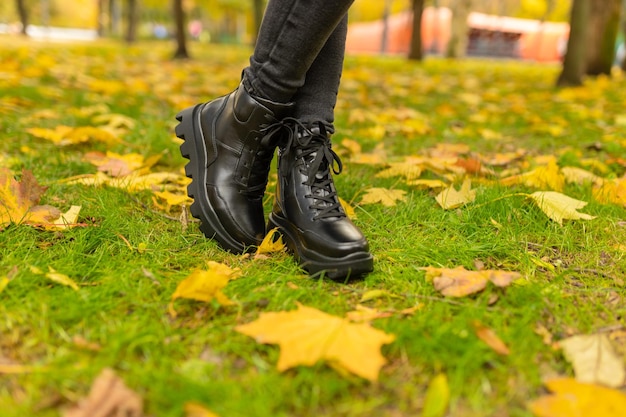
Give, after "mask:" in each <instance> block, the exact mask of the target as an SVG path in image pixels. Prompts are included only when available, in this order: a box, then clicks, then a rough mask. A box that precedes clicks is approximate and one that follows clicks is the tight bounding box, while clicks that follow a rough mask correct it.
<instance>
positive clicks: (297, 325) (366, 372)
mask: <svg viewBox="0 0 626 417" xmlns="http://www.w3.org/2000/svg"><path fill="white" fill-rule="evenodd" d="M235 330H237V331H238V332H240V333H243V334H245V335H247V336H250V337H254V338H255V339H256V340H257V342H259V343H272V344H278V345H279V346H280V357H279V359H278V364H277V368H278V370H279V371H284V370H287V369H290V368H293V367H295V366H298V365H305V366H311V365H314V364H315V363H317V362H318V361H319V360H326V361H327V362H328V364H329V365H331V366H333V367H335V368H338V370H343V371H348V372H351V373H353V374H355V375H358V376H360V377H362V378H365V379H368V380H370V381H375V380H377V379H378V373H379V371H380V368H381V367H382V366H383V365H384V364H385V362H386V360H385V358H384V357H383V356H382V355H381V353H380V349H381V346H382V345H384V344H387V343H391V342H392V341H393V340H394V339H395V337H394V336H393V335H390V334H387V333H384V332H382V331H380V330H377V329H374V328H372V327H371V326H370V325H369V324H365V323H351V322H350V321H349V320H346V319H342V318H340V317H336V316H332V315H330V314H326V313H324V312H322V311H319V310H316V309H314V308H311V307H306V306H303V305H300V304H298V309H297V310H295V311H288V312H286V311H283V312H272V313H261V315H260V317H259V318H258V319H257V320H255V321H253V322H251V323H248V324H244V325H241V326H237V327H236V328H235Z"/></svg>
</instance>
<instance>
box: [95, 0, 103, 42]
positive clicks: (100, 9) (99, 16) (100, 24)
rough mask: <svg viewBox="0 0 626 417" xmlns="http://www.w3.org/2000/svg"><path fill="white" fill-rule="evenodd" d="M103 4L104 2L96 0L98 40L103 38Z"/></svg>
mask: <svg viewBox="0 0 626 417" xmlns="http://www.w3.org/2000/svg"><path fill="white" fill-rule="evenodd" d="M104 2H105V0H98V3H97V5H96V6H97V8H98V9H97V11H96V13H97V19H98V22H97V25H98V26H97V28H96V30H97V32H98V37H100V38H101V37H103V36H104Z"/></svg>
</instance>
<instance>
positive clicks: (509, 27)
mask: <svg viewBox="0 0 626 417" xmlns="http://www.w3.org/2000/svg"><path fill="white" fill-rule="evenodd" d="M451 20H452V12H451V11H450V9H448V8H445V7H439V8H434V7H427V8H425V9H424V14H423V16H422V44H423V47H424V51H426V53H434V54H443V53H444V52H445V51H446V47H447V45H448V42H449V41H450V25H451ZM467 26H468V33H467V36H468V48H467V55H469V56H492V57H509V58H517V59H525V60H535V61H542V62H550V61H558V60H560V59H561V58H562V54H563V53H564V51H565V47H566V44H567V37H568V36H569V25H568V24H567V23H554V22H541V21H538V20H530V19H518V18H513V17H505V16H494V15H487V14H483V13H470V15H469V17H468V19H467ZM412 27H413V16H412V13H411V12H405V13H400V14H397V15H393V16H390V17H389V18H388V20H387V29H386V30H387V35H386V39H387V40H386V44H385V47H384V48H383V45H382V43H383V32H384V30H385V28H384V24H383V22H382V21H380V20H379V21H376V22H367V23H353V24H351V25H350V26H349V28H348V40H347V44H346V50H347V52H348V53H381V52H384V53H389V54H407V53H408V51H409V45H410V42H411V31H412Z"/></svg>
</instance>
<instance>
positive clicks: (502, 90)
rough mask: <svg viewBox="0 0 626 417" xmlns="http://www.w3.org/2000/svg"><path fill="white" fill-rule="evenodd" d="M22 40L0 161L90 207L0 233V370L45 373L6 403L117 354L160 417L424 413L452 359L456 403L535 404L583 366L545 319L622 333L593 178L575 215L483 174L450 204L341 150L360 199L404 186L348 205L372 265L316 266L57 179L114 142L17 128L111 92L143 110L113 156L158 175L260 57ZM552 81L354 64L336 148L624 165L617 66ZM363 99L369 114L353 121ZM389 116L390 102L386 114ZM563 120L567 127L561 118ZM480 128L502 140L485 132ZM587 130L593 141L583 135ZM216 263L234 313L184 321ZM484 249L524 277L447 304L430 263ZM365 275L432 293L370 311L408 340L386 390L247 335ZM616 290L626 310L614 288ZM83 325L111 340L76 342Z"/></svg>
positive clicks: (546, 69)
mask: <svg viewBox="0 0 626 417" xmlns="http://www.w3.org/2000/svg"><path fill="white" fill-rule="evenodd" d="M6 40H9V39H6ZM10 40H11V42H3V46H2V48H1V49H0V67H1V68H3V69H2V70H1V71H2V72H3V75H6V76H3V77H0V161H1V163H2V164H3V165H6V166H8V167H10V168H11V169H12V170H13V171H14V172H16V173H17V174H19V173H20V172H21V170H22V169H23V168H25V169H29V170H32V171H33V172H34V174H35V176H36V178H38V180H39V181H40V182H41V183H43V184H45V185H47V186H48V187H49V188H48V190H47V192H46V193H45V195H44V198H43V200H44V201H42V203H45V204H51V205H54V206H57V207H59V208H61V209H64V210H66V209H68V208H69V206H70V205H72V204H75V205H81V206H82V211H81V216H80V220H81V222H84V223H86V224H87V226H86V227H79V228H74V229H71V230H67V231H64V232H46V231H42V230H36V229H33V228H31V227H28V226H14V225H12V226H10V227H8V228H7V229H6V230H4V231H2V232H0V277H2V276H5V275H7V274H9V272H10V271H11V270H12V269H13V268H14V267H17V274H16V275H15V276H14V277H13V279H12V280H11V282H10V283H9V285H8V286H7V287H6V288H5V289H4V291H2V292H1V293H0V363H2V361H5V362H7V361H8V362H13V363H19V364H22V365H29V366H34V367H36V370H35V371H34V372H28V373H24V374H19V375H2V378H1V379H0V409H2V415H3V416H7V417H14V416H15V417H18V416H19V417H22V416H57V415H60V410H62V408H63V407H66V406H68V405H70V404H72V403H75V402H76V401H77V400H78V399H79V398H81V397H83V396H85V395H86V394H87V392H88V390H89V387H90V385H91V383H92V381H93V379H94V378H95V377H96V376H97V374H99V372H100V371H101V370H102V369H103V368H105V367H111V368H114V369H115V370H116V371H117V373H118V374H119V375H120V376H121V377H122V378H123V379H124V381H125V382H126V384H127V385H129V386H130V387H131V388H132V389H134V390H136V391H137V392H138V393H140V394H141V395H142V396H143V398H144V400H145V407H146V410H147V414H149V415H154V416H182V415H184V413H183V406H184V404H185V403H186V402H189V401H196V402H200V403H202V404H204V405H206V406H207V407H208V408H210V409H211V410H213V411H214V412H216V413H217V414H219V415H220V416H223V417H226V416H390V417H391V416H394V417H395V416H405V415H406V416H409V415H410V416H414V415H419V413H420V410H421V407H422V404H423V400H424V394H425V391H426V387H427V385H428V382H429V381H430V380H431V378H432V377H433V376H434V375H436V374H437V373H439V372H444V373H446V374H447V376H448V379H449V382H450V389H451V394H452V397H451V403H450V412H449V415H453V416H487V415H509V416H529V415H530V413H529V412H528V411H527V410H526V405H525V404H526V402H527V401H528V400H529V399H532V398H535V397H537V396H539V395H540V394H541V393H542V392H543V389H542V383H541V380H542V377H544V376H547V375H550V374H562V375H572V369H571V367H570V365H569V364H568V363H567V362H566V361H565V360H564V358H563V356H562V354H561V353H560V352H559V351H558V350H554V349H552V347H550V346H546V345H545V344H544V343H543V342H542V337H541V336H539V335H538V334H536V333H535V328H536V326H537V325H539V324H541V325H542V326H544V327H545V328H547V329H548V330H549V331H550V332H551V334H552V335H553V336H554V339H555V340H558V339H559V338H563V337H567V336H569V335H572V334H577V333H588V332H594V331H596V330H598V329H600V328H603V327H606V326H613V325H620V324H621V325H624V314H625V313H626V306H625V304H624V302H623V300H624V296H625V295H626V294H624V281H623V279H622V278H621V277H623V274H624V272H626V260H625V256H626V252H625V251H624V249H623V248H620V247H619V244H621V243H622V242H624V241H625V239H626V228H625V227H624V225H623V223H622V221H623V220H624V218H625V217H626V211H625V210H624V208H623V207H619V206H617V205H603V204H599V203H597V202H595V201H594V200H593V198H592V195H591V189H590V187H587V186H573V185H568V186H567V188H566V190H565V193H566V194H567V195H570V196H572V197H574V198H578V199H581V200H585V201H588V202H589V205H588V206H587V207H585V209H584V210H583V211H584V212H586V213H589V214H592V215H595V216H597V218H596V219H595V220H592V221H566V222H565V223H564V225H563V226H560V225H558V224H557V223H555V222H553V221H550V220H549V219H548V218H547V217H546V216H545V215H544V214H543V213H542V212H541V211H540V210H539V209H538V208H537V207H536V206H535V205H533V204H530V203H529V201H527V200H525V199H524V198H523V197H510V198H504V199H500V197H502V196H503V195H508V194H514V193H516V192H532V191H533V190H530V189H526V188H523V187H516V188H505V187H501V186H492V185H480V184H478V183H477V184H475V186H476V187H477V188H478V195H477V200H476V202H475V203H473V204H471V205H469V206H468V207H465V208H462V209H459V210H451V211H444V210H442V209H441V208H440V207H439V206H438V205H437V204H436V203H435V200H434V198H433V197H434V193H432V192H429V191H421V190H416V189H413V188H411V187H408V186H406V185H405V184H403V183H402V182H400V181H398V180H397V179H382V178H376V177H375V176H374V175H375V173H376V172H377V171H378V170H379V169H380V167H375V166H363V165H356V164H351V163H349V162H347V161H348V158H344V159H345V161H346V169H345V172H344V174H342V175H340V176H338V177H336V182H337V185H338V188H339V190H340V192H341V195H342V197H343V198H344V199H346V200H349V201H353V203H354V204H356V205H358V202H359V200H360V196H361V195H362V192H363V190H364V189H366V188H368V187H371V186H375V187H395V188H398V189H404V190H407V191H408V199H407V201H406V202H404V203H400V204H399V205H397V206H395V207H383V206H378V205H363V206H358V207H357V209H356V212H357V216H358V217H357V219H356V220H355V222H356V223H357V224H358V225H359V227H361V228H362V229H363V231H364V233H365V234H366V235H367V236H368V238H369V241H370V244H371V249H372V252H373V254H374V256H375V260H376V264H375V271H374V272H373V273H372V274H370V275H368V276H367V277H366V278H365V279H364V280H361V281H353V282H350V283H348V284H341V283H334V282H329V281H325V280H313V279H310V278H308V277H307V276H306V275H305V274H304V273H303V272H302V271H301V270H300V269H299V268H298V266H297V265H296V263H295V262H294V260H293V259H292V258H291V257H290V256H289V255H287V254H276V255H273V256H272V257H270V258H269V259H267V260H264V261H252V260H250V259H245V258H242V257H240V256H235V255H231V254H228V253H226V252H223V251H221V250H220V249H219V248H218V247H217V246H216V244H215V243H214V242H212V241H209V240H207V239H205V238H204V237H203V236H202V234H201V233H200V232H199V231H198V229H197V225H196V224H192V225H190V227H189V228H188V229H187V230H186V231H183V230H182V228H181V224H180V223H179V222H177V221H175V220H171V219H169V218H167V217H165V216H163V215H161V214H160V213H158V212H157V211H156V210H153V209H152V199H151V194H150V193H149V192H142V193H136V194H129V193H128V192H126V191H123V190H117V189H112V188H107V187H100V188H93V187H87V186H81V185H68V184H64V183H61V182H59V180H61V179H64V178H67V177H69V176H72V175H78V174H83V173H90V172H94V168H93V167H92V166H91V165H90V164H88V163H86V162H84V161H83V160H82V156H83V154H84V153H85V152H88V151H92V150H100V151H105V150H107V148H106V146H105V145H103V144H98V143H90V144H85V145H76V146H70V147H65V148H58V147H55V146H54V145H52V144H51V143H49V142H46V141H44V140H41V139H37V138H35V137H33V136H31V135H29V134H28V133H27V132H26V129H27V128H31V127H55V126H57V125H60V124H66V125H70V126H75V125H86V124H88V123H89V118H88V117H85V116H82V115H81V114H80V112H79V111H77V109H81V108H83V107H86V106H93V105H96V104H105V105H106V106H108V108H109V109H110V112H112V113H121V114H124V115H127V116H130V117H132V118H134V119H135V120H136V121H137V125H136V126H135V127H134V128H133V130H131V131H130V132H129V134H128V135H127V136H126V137H125V138H124V139H125V142H124V143H121V144H118V145H115V146H113V147H111V148H110V149H109V150H112V151H114V152H118V153H128V152H139V153H142V154H144V155H146V156H148V155H153V154H157V153H163V158H162V159H161V162H160V163H159V165H158V166H157V167H156V168H155V169H157V170H163V171H179V170H180V169H181V168H182V167H183V165H184V164H185V160H184V159H182V158H181V157H180V156H179V151H178V149H177V147H178V144H177V142H176V141H175V140H174V135H173V127H174V125H175V120H174V115H175V114H176V113H177V111H179V110H181V109H182V107H184V106H186V105H191V104H193V103H196V102H201V101H206V100H208V99H210V98H212V97H215V96H216V95H220V94H224V93H227V92H228V91H230V90H231V89H232V88H234V87H235V86H236V85H237V83H238V77H239V73H240V70H241V68H242V67H243V66H244V65H246V60H247V57H248V56H249V54H250V50H248V49H246V48H239V47H233V46H228V47H221V46H216V45H210V46H205V47H200V46H199V45H195V46H194V49H193V53H194V55H195V58H196V59H195V60H194V61H191V62H171V61H169V60H168V57H169V54H170V53H171V50H170V46H169V45H165V44H141V45H139V46H136V47H130V48H129V47H126V46H123V45H118V44H113V43H94V44H85V45H57V44H43V43H29V42H25V41H19V42H17V41H16V42H13V39H10ZM557 74H558V68H557V67H556V66H549V65H534V64H530V63H521V62H496V61H487V60H466V61H444V60H439V59H428V60H427V61H426V62H425V63H423V64H417V63H412V62H407V61H405V60H403V59H400V58H374V57H367V58H366V57H349V58H348V59H347V62H346V69H345V76H344V84H343V87H342V91H341V93H340V101H339V103H338V106H337V135H336V137H335V143H336V144H340V143H341V141H342V139H344V138H350V139H354V140H356V141H358V142H359V143H361V145H362V146H363V149H364V151H369V150H371V149H373V148H374V147H375V146H376V145H377V144H379V143H381V142H382V143H384V145H385V149H386V151H387V153H388V155H389V157H390V158H392V159H393V158H400V157H402V156H404V155H415V154H419V153H420V152H421V151H423V150H424V149H426V148H428V147H431V146H434V145H436V144H437V143H441V142H445V143H465V144H467V145H469V146H470V149H471V152H472V153H475V154H489V153H494V152H506V151H511V150H515V149H517V148H524V149H526V150H528V151H529V156H528V157H527V158H526V160H528V161H531V159H532V157H533V156H537V155H545V154H554V155H557V156H558V157H559V158H560V159H559V161H560V162H561V163H562V164H563V165H565V164H567V165H583V162H584V159H585V158H591V159H595V160H598V161H603V162H606V163H607V164H609V165H608V166H609V167H610V168H611V171H610V172H609V173H606V174H605V175H607V176H621V175H623V173H624V168H623V166H622V165H621V164H620V161H619V158H624V157H626V152H625V148H624V145H625V144H626V134H625V133H624V126H621V125H620V124H619V123H617V122H616V120H617V119H616V118H617V117H619V116H620V115H622V116H623V114H624V113H623V109H624V108H625V105H626V100H625V99H624V96H623V91H625V87H626V81H625V80H624V77H617V78H616V79H614V80H605V79H601V80H597V81H590V82H589V83H588V84H587V85H586V86H585V87H583V88H581V89H579V90H565V91H557V90H555V89H554V88H553V83H554V80H555V77H556V75H557ZM476 97H478V99H476ZM402 108H411V109H414V110H417V111H419V112H420V113H422V115H423V116H424V117H425V119H426V120H427V124H428V126H429V127H430V129H429V130H428V131H427V132H425V133H421V134H416V133H409V134H405V133H402V131H401V127H402V121H401V120H398V119H393V115H394V112H396V110H397V109H402ZM42 110H52V111H53V112H54V114H53V117H51V118H41V117H36V116H37V114H38V112H40V111H42ZM358 112H365V113H370V114H371V115H373V116H371V117H370V118H369V119H368V118H365V119H364V120H360V119H359V118H358V117H356V116H358ZM379 114H389V115H392V116H391V119H384V120H383V119H382V118H377V117H378V116H377V115H379ZM355 115H356V116H355ZM355 120H356V121H355ZM381 125H382V126H383V127H385V129H386V132H385V134H384V135H383V137H382V138H376V136H375V135H372V134H371V132H372V128H376V127H377V126H381ZM555 126H556V127H559V129H560V130H559V131H551V130H550V129H551V128H554V127H555ZM485 129H488V130H490V131H494V132H497V133H499V134H501V135H502V138H500V139H485V135H484V131H485ZM594 143H598V144H601V146H596V147H593V148H592V147H589V146H588V145H591V144H594ZM270 188H271V190H270V192H271V191H273V187H270ZM270 207H271V199H268V200H267V205H266V209H267V210H269V209H270ZM173 215H175V213H174V214H173ZM498 225H499V226H498ZM127 242H128V243H127ZM129 245H130V246H129ZM138 248H141V250H138ZM209 260H213V261H218V262H223V263H226V264H228V265H230V266H233V267H239V268H241V269H242V271H243V278H241V279H238V280H235V281H232V282H231V283H229V285H228V287H227V288H226V290H225V292H226V294H227V295H228V296H229V297H230V298H231V299H233V300H234V301H236V302H237V303H238V306H236V307H220V306H219V305H217V304H214V303H213V304H211V303H209V304H202V303H198V302H192V301H186V300H179V301H177V302H176V308H177V311H178V313H179V315H178V317H177V318H176V319H173V318H171V317H170V315H169V314H168V313H167V306H168V303H169V301H170V297H171V295H172V293H173V292H174V289H175V288H176V285H177V284H178V283H179V282H180V281H181V280H182V279H184V278H185V277H186V276H187V275H188V274H189V273H190V272H191V271H192V270H193V269H195V268H198V267H203V266H204V265H205V263H206V261H209ZM478 261H479V262H482V263H483V264H484V266H485V268H488V269H506V270H513V271H519V272H520V273H521V274H522V275H523V277H524V279H523V280H522V281H521V284H519V285H518V284H515V285H512V286H511V287H509V288H507V289H497V288H495V287H493V286H491V287H488V288H487V289H486V290H485V291H484V292H482V293H480V294H478V295H475V296H470V297H466V298H461V299H446V298H444V297H442V296H441V295H439V294H438V293H437V292H436V291H435V290H434V289H433V287H432V284H431V283H429V282H427V281H426V280H425V277H424V272H423V271H422V270H421V269H420V268H421V267H424V266H444V267H451V268H452V267H456V266H461V265H462V266H465V267H466V268H467V269H475V268H476V267H475V264H476V262H478ZM546 265H552V267H547V266H546ZM29 266H37V267H39V268H42V269H47V268H48V267H53V268H54V269H56V270H58V271H59V272H62V273H65V274H68V275H69V276H70V277H71V278H72V279H74V280H75V281H76V282H77V283H79V285H80V286H81V289H80V290H79V291H77V292H76V291H72V290H71V289H69V288H67V287H63V286H60V285H56V284H53V283H52V282H50V281H48V280H46V279H45V278H43V277H41V276H39V275H35V274H33V273H32V272H31V271H30V269H29ZM293 284H295V286H294V285H293ZM371 289H385V290H387V291H389V292H391V293H393V294H397V295H400V297H398V298H389V299H384V298H383V299H378V300H374V301H371V302H369V303H368V305H369V306H375V307H379V308H381V309H390V308H395V309H403V308H408V307H412V306H415V305H417V304H422V305H423V307H422V308H421V309H420V310H419V311H418V312H416V313H415V314H414V315H412V316H408V317H400V316H394V317H391V318H386V319H379V320H376V321H375V322H374V326H375V327H377V328H379V329H381V330H384V331H386V332H389V333H393V334H395V335H396V341H395V342H393V343H392V344H390V345H386V346H384V347H383V353H384V355H385V357H386V358H387V359H388V360H389V363H388V365H386V366H385V367H384V368H383V369H382V371H381V374H380V380H379V382H378V383H369V382H366V381H364V380H361V379H359V378H357V377H353V376H342V375H340V374H338V373H336V372H335V371H334V370H332V369H331V368H330V367H328V366H327V365H325V364H323V363H320V364H318V365H316V366H314V367H312V368H304V367H300V368H297V369H293V370H289V371H287V372H284V373H279V372H278V371H276V369H275V364H276V361H277V358H278V354H279V351H278V348H277V347H276V346H266V345H259V344H256V343H255V342H254V341H253V340H252V339H251V338H248V337H246V336H243V335H241V334H239V333H237V332H235V331H234V326H236V325H237V324H241V323H247V322H250V321H252V320H254V319H255V318H257V317H258V315H259V314H260V313H261V312H264V311H280V310H288V309H292V308H295V306H296V303H302V304H304V305H308V306H312V307H315V308H318V309H320V310H323V311H325V312H328V313H331V314H335V315H340V316H341V315H343V314H344V313H345V312H347V311H350V310H353V309H354V308H355V306H356V305H357V304H358V302H359V299H360V297H361V295H362V294H363V293H365V292H366V291H368V290H371ZM615 294H617V296H618V297H620V298H619V299H618V302H609V300H610V299H615V298H614V297H615ZM494 300H496V301H495V303H494ZM475 320H478V321H480V322H481V323H483V324H484V325H486V326H488V327H490V328H492V329H493V330H494V331H495V332H496V333H497V334H498V335H499V336H500V337H501V338H502V339H503V340H504V341H505V342H506V343H507V345H508V346H509V347H510V348H511V352H512V353H511V354H510V355H509V356H499V355H498V354H496V353H495V352H493V351H492V350H491V349H490V348H489V347H487V346H486V345H485V344H484V343H483V342H481V341H480V340H479V339H478V338H477V337H476V336H475V334H474V332H473V327H472V323H473V322H474V321H475ZM76 337H80V338H84V339H86V340H87V341H89V342H91V343H95V344H97V345H98V346H100V348H99V349H97V350H90V349H85V348H84V347H81V346H80V344H77V343H75V342H74V339H75V338H76ZM623 352H624V351H623V350H622V353H623Z"/></svg>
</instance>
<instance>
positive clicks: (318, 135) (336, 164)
mask: <svg viewBox="0 0 626 417" xmlns="http://www.w3.org/2000/svg"><path fill="white" fill-rule="evenodd" d="M283 124H284V125H285V126H287V128H288V129H289V130H290V132H289V134H288V135H287V144H286V146H285V149H287V152H295V155H296V158H298V159H300V160H301V161H302V163H301V164H299V170H300V172H301V173H302V174H303V175H305V176H306V177H307V180H306V181H305V182H304V183H303V184H306V185H308V186H310V187H311V193H310V194H307V195H305V197H306V198H310V199H312V200H313V203H312V204H311V205H310V206H309V208H310V209H313V210H316V211H317V214H316V215H315V217H314V219H326V218H341V217H345V216H346V214H345V212H344V210H343V208H342V207H341V203H340V202H339V197H338V196H337V190H336V189H335V185H334V183H333V178H332V174H336V175H338V174H340V173H341V171H342V170H343V164H342V162H341V159H340V158H339V156H338V155H337V154H336V153H335V151H333V150H332V148H331V142H330V138H329V137H328V134H327V130H326V127H325V126H324V124H323V123H321V122H319V123H316V125H317V126H318V127H317V128H316V127H312V126H311V125H306V124H304V123H302V122H301V121H299V120H297V119H293V118H287V119H284V120H283ZM331 171H332V174H331Z"/></svg>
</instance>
